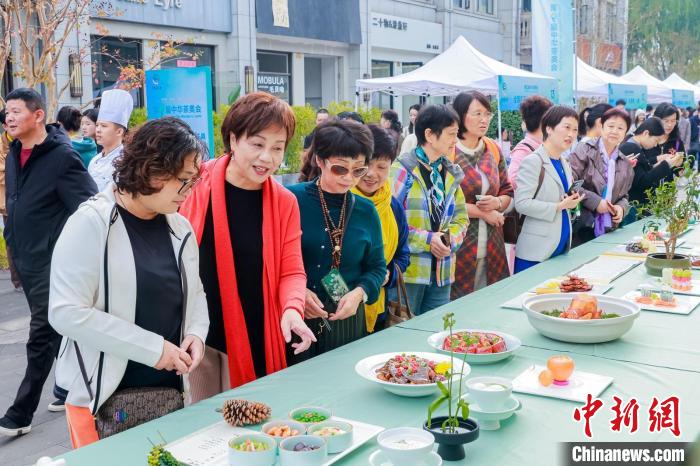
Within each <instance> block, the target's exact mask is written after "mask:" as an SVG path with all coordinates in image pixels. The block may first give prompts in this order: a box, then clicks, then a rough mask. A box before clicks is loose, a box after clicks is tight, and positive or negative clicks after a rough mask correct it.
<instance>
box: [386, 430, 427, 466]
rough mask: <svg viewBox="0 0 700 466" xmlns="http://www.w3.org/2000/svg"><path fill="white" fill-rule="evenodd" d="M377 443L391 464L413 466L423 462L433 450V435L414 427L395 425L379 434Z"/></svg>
mask: <svg viewBox="0 0 700 466" xmlns="http://www.w3.org/2000/svg"><path fill="white" fill-rule="evenodd" d="M377 443H378V444H379V449H380V450H381V451H382V452H383V453H384V455H386V457H387V458H389V460H390V461H391V463H392V464H396V465H399V464H400V465H403V466H413V465H419V464H425V463H424V460H425V459H426V458H427V457H428V455H430V452H432V451H433V445H435V437H433V434H431V433H430V432H428V431H426V430H423V429H418V428H416V427H396V428H393V429H387V430H385V431H384V432H382V433H381V434H379V436H378V437H377Z"/></svg>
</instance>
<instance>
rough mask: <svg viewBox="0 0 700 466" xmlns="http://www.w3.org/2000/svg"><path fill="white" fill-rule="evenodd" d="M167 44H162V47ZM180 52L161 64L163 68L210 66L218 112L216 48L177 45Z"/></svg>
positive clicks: (213, 100)
mask: <svg viewBox="0 0 700 466" xmlns="http://www.w3.org/2000/svg"><path fill="white" fill-rule="evenodd" d="M164 44H165V43H161V46H162V45H164ZM175 47H176V48H177V50H178V51H179V52H180V53H179V54H178V55H176V56H172V57H169V58H167V59H165V60H163V61H162V62H161V63H160V67H161V68H193V67H196V66H208V67H210V68H211V88H212V89H211V95H212V103H214V109H215V110H216V83H215V77H216V68H215V67H214V47H213V46H210V45H193V44H176V45H175Z"/></svg>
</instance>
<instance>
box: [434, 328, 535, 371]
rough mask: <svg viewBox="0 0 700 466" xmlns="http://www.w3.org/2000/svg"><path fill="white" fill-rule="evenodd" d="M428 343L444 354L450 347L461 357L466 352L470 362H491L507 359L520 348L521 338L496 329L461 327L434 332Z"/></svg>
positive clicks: (448, 352) (467, 359) (448, 351)
mask: <svg viewBox="0 0 700 466" xmlns="http://www.w3.org/2000/svg"><path fill="white" fill-rule="evenodd" d="M428 344H429V345H430V346H432V347H433V348H435V349H436V350H437V351H438V352H440V353H443V354H450V349H451V350H452V351H454V352H455V353H458V354H459V357H460V358H461V357H462V355H463V354H466V361H467V362H468V363H469V364H489V363H493V362H498V361H501V360H503V359H506V358H508V357H510V356H512V355H513V353H515V351H516V350H517V349H518V348H520V346H521V345H522V343H521V342H520V339H519V338H517V337H514V336H513V335H509V334H507V333H503V332H498V331H494V330H479V329H459V330H453V331H452V335H451V336H450V331H449V330H445V331H444V332H438V333H433V334H432V335H430V336H429V337H428Z"/></svg>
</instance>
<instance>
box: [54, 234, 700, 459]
mask: <svg viewBox="0 0 700 466" xmlns="http://www.w3.org/2000/svg"><path fill="white" fill-rule="evenodd" d="M634 228H635V226H632V228H629V227H628V228H627V230H628V231H627V232H625V233H626V234H628V235H629V236H633V235H634V234H635V232H634V231H632V230H633V229H634ZM637 234H638V233H637ZM610 247H611V244H609V243H602V242H591V243H589V244H587V245H584V246H582V247H579V248H576V249H574V250H573V251H571V253H570V254H568V255H567V256H562V257H558V258H555V259H553V260H551V261H548V262H546V263H543V264H540V265H539V266H537V267H536V268H534V269H531V271H528V273H525V274H520V275H518V276H515V277H511V278H509V279H507V280H504V281H502V282H500V283H497V284H494V285H492V286H491V287H488V288H487V289H484V290H481V291H479V292H477V293H473V294H472V295H470V296H467V297H465V298H463V299H461V300H458V301H455V302H454V303H451V304H449V305H447V306H445V307H443V308H441V309H438V310H434V311H432V312H431V313H429V314H427V315H424V316H420V317H418V318H416V319H414V320H412V321H410V322H407V323H406V324H404V325H402V326H401V327H395V328H392V329H389V330H385V331H382V332H379V333H377V334H374V335H371V336H369V337H367V338H365V339H362V340H360V341H357V342H354V343H352V344H350V345H346V346H344V347H342V348H339V349H337V350H335V351H332V352H330V353H327V354H325V355H322V356H320V357H317V358H314V359H312V360H310V361H308V362H305V363H303V364H300V365H297V366H294V367H290V368H288V369H286V370H284V371H280V372H278V373H276V374H273V375H270V376H268V377H265V378H263V379H260V380H257V381H255V382H253V383H250V384H247V385H245V386H243V387H240V388H238V389H235V390H232V391H230V392H227V393H225V394H221V395H218V396H216V397H213V398H211V399H208V400H205V401H203V402H201V403H198V404H196V405H193V406H190V407H188V408H186V409H184V410H182V411H179V412H177V413H173V414H171V415H169V416H165V417H163V418H161V419H158V420H156V421H153V422H150V423H148V424H145V425H143V426H140V427H138V428H135V429H131V430H129V431H127V432H125V433H123V434H120V435H117V436H114V437H111V438H108V439H105V440H102V441H100V442H97V443H95V444H93V445H90V446H87V447H84V448H81V449H79V450H76V451H73V452H70V453H67V454H65V455H63V457H64V458H65V459H66V460H67V465H68V466H82V465H86V466H87V465H96V464H99V465H101V466H102V465H104V466H109V465H115V466H116V465H137V464H145V458H146V454H147V452H148V450H149V449H150V444H149V442H148V438H150V439H152V440H154V441H157V440H158V439H159V438H160V434H162V435H163V436H164V437H165V438H166V439H167V440H169V441H173V440H175V439H177V438H180V437H182V436H185V435H187V434H188V433H191V432H193V431H196V430H198V429H201V428H202V427H205V426H207V425H209V424H212V423H214V422H217V421H219V420H220V419H221V415H220V414H219V413H217V412H215V408H217V407H219V406H220V405H221V404H222V402H223V400H225V399H227V398H233V397H240V398H245V399H250V400H256V401H262V402H265V403H268V404H269V405H270V406H272V408H273V417H274V418H280V417H282V418H284V417H286V413H287V412H288V411H289V410H290V409H292V408H294V407H298V406H302V405H307V406H308V405H320V406H325V407H328V408H330V409H332V410H333V412H334V413H335V414H336V415H338V416H342V417H346V418H350V419H355V420H358V421H362V422H367V423H372V424H378V425H381V426H384V427H387V428H389V427H396V426H416V427H418V426H420V424H421V422H422V421H424V419H425V418H426V412H427V406H428V404H429V402H430V400H431V399H432V398H430V397H429V398H418V399H411V398H402V397H398V396H395V395H392V394H390V393H388V392H385V391H384V390H382V389H381V388H380V387H378V386H376V385H375V384H372V383H370V382H368V381H366V380H364V379H362V378H360V377H359V376H357V375H356V374H355V372H354V366H355V363H356V362H357V361H359V360H360V359H362V358H364V357H367V356H370V355H373V354H376V353H383V352H389V351H430V347H429V346H428V344H427V342H426V339H427V337H428V336H429V335H430V333H431V332H432V331H435V330H441V318H442V315H443V314H444V312H447V311H455V312H456V314H457V315H456V318H457V322H458V326H462V327H474V328H479V327H481V328H484V327H486V328H493V329H496V330H501V331H504V332H508V333H513V334H515V335H517V336H518V337H520V338H521V339H522V340H523V343H524V346H523V347H522V348H521V350H520V351H518V353H517V355H516V356H515V357H513V358H510V359H509V360H506V361H504V362H501V363H497V364H491V365H483V366H472V372H471V375H474V376H480V375H499V376H504V377H508V378H514V377H515V376H517V375H518V374H519V373H521V372H522V371H523V370H525V369H526V368H528V367H529V366H531V365H533V364H544V363H545V361H546V360H547V358H548V357H549V356H551V355H552V354H555V352H560V351H564V350H568V351H571V352H572V353H574V354H573V357H574V359H575V362H576V367H577V369H580V370H583V371H587V372H593V373H597V374H601V375H609V376H612V377H614V379H615V380H614V382H613V384H612V386H610V387H609V388H608V389H607V390H606V391H605V392H603V394H602V395H601V399H602V400H603V401H604V403H605V404H604V407H603V408H602V409H601V410H600V411H599V412H598V414H596V416H595V417H594V418H593V419H592V430H593V435H594V437H593V440H595V441H632V440H633V441H674V440H677V439H676V438H675V437H673V435H671V434H670V433H669V432H668V431H667V430H664V431H662V432H660V433H659V432H655V433H650V432H649V428H648V414H647V409H648V407H649V404H650V402H651V400H652V397H657V398H658V399H659V400H662V399H665V398H666V397H668V396H670V395H676V396H678V397H679V398H680V400H681V403H680V416H679V417H680V424H681V437H680V440H683V441H692V440H694V439H696V438H697V436H698V433H700V401H699V400H698V389H697V387H698V386H699V384H700V342H699V339H698V336H697V330H698V329H699V328H700V326H699V325H698V322H699V320H698V319H700V317H698V316H699V315H700V310H696V311H694V312H693V313H692V314H691V315H689V316H676V315H670V314H662V313H653V312H646V311H644V312H643V315H642V316H640V318H639V319H638V320H637V322H636V323H635V325H634V327H633V329H632V330H631V331H630V332H629V333H628V334H626V335H625V336H624V337H623V338H622V339H620V340H618V341H615V342H611V343H607V344H601V345H574V344H569V343H561V342H556V341H554V340H549V339H547V338H544V337H541V336H540V335H539V334H538V333H537V332H535V331H534V329H532V328H531V327H530V326H529V324H528V323H527V319H526V317H525V315H524V314H523V313H522V312H521V311H515V310H507V309H501V308H500V307H499V306H500V304H501V303H502V302H504V301H506V300H507V299H509V298H512V297H514V296H516V295H517V294H519V293H521V292H523V291H525V290H527V289H528V288H529V287H531V286H533V285H536V284H538V283H539V282H541V281H542V280H544V279H547V278H549V277H551V276H557V275H561V274H562V273H564V272H566V271H569V270H571V269H573V268H574V267H575V266H577V265H579V264H581V263H583V262H585V261H587V260H589V259H590V258H592V257H595V256H596V255H599V254H601V253H602V252H604V251H605V250H606V249H609V248H610ZM637 275H640V276H643V269H641V268H639V267H638V268H637V269H635V270H634V271H633V272H630V274H629V276H624V277H622V278H620V279H619V280H618V281H616V282H615V288H614V289H613V290H611V291H610V292H609V293H611V294H614V295H618V294H623V293H624V292H625V291H626V290H627V289H629V287H631V286H633V285H634V284H635V280H636V279H637V278H639V277H637V278H635V277H636V276H637ZM618 282H619V283H618ZM693 334H694V335H693ZM614 395H617V396H619V397H620V398H622V399H623V400H624V401H625V402H626V401H629V400H630V399H631V398H636V399H637V401H638V402H639V404H640V410H639V430H638V431H637V432H636V433H635V434H634V435H630V434H628V433H627V430H625V428H624V427H623V431H622V432H621V433H614V432H612V431H611V429H610V426H609V423H610V421H611V420H612V418H613V412H612V410H611V408H612V406H613V402H612V397H613V396H614ZM516 396H517V397H518V399H519V400H520V401H521V403H522V406H523V407H522V410H521V411H519V412H518V413H517V414H516V415H515V416H514V417H512V418H511V419H509V420H508V421H505V422H503V423H502V427H501V429H500V430H497V431H482V432H481V434H480V437H479V439H478V440H477V441H476V442H475V443H473V444H471V445H469V446H468V447H467V459H466V460H465V461H462V462H458V463H451V464H472V465H485V464H495V463H499V464H512V465H516V464H517V465H549V464H559V461H558V455H559V448H558V444H557V442H560V441H586V440H587V438H586V437H585V436H584V433H583V425H582V424H581V423H578V422H576V421H574V420H573V410H574V408H576V407H577V406H578V404H577V403H573V402H569V401H563V400H558V399H551V398H543V397H538V396H531V395H523V394H516ZM376 448H377V445H376V442H374V441H372V442H369V443H367V444H366V445H364V446H363V447H361V448H360V449H358V450H357V451H355V452H354V453H352V454H351V455H350V456H348V457H347V458H345V459H344V460H342V461H340V462H339V463H338V464H341V465H353V466H354V465H357V466H359V465H362V466H366V465H367V464H368V457H369V455H370V454H371V453H372V451H374V450H375V449H376Z"/></svg>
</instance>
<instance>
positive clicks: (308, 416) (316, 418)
mask: <svg viewBox="0 0 700 466" xmlns="http://www.w3.org/2000/svg"><path fill="white" fill-rule="evenodd" d="M332 415H333V414H332V413H331V411H330V410H328V409H326V408H319V407H318V406H303V407H301V408H296V409H293V410H291V411H290V412H289V419H293V420H295V421H297V422H300V423H301V424H304V425H306V426H307V427H308V426H309V425H312V424H317V423H319V422H323V421H327V420H329V419H330V418H331V416H332Z"/></svg>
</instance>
